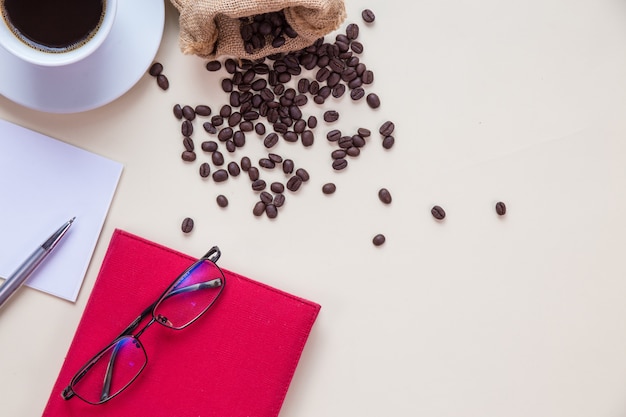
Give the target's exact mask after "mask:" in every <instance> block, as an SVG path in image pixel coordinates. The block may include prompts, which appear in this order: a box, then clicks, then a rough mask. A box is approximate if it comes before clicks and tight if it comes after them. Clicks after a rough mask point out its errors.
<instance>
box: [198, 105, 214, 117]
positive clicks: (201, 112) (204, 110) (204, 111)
mask: <svg viewBox="0 0 626 417" xmlns="http://www.w3.org/2000/svg"><path fill="white" fill-rule="evenodd" d="M194 111H195V112H196V114H197V115H198V116H203V117H206V116H210V115H211V108H210V107H209V106H207V105H206V104H199V105H197V106H196V107H195V108H194Z"/></svg>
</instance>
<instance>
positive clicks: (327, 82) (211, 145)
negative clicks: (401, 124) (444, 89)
mask: <svg viewBox="0 0 626 417" xmlns="http://www.w3.org/2000/svg"><path fill="white" fill-rule="evenodd" d="M363 16H364V20H365V16H367V17H368V19H369V18H370V16H373V14H372V13H371V11H369V12H368V13H365V12H364V14H363ZM365 21H366V22H367V21H368V20H365ZM241 32H242V37H243V38H244V40H246V42H248V43H249V46H246V47H247V48H250V51H254V50H256V49H258V48H260V47H263V45H265V44H266V43H264V42H267V41H268V39H270V38H272V37H273V38H272V41H271V42H276V45H278V44H279V43H280V42H282V40H280V37H284V36H288V37H289V36H292V35H295V32H291V31H290V27H289V26H288V25H286V22H285V20H284V14H282V13H280V12H277V13H271V14H266V15H261V16H255V17H253V18H249V19H242V20H241ZM359 32H360V28H359V25H358V24H356V23H350V24H348V25H347V26H346V30H345V32H344V33H338V34H336V35H335V37H334V40H326V39H325V38H320V39H318V40H317V41H316V42H315V43H313V44H312V45H310V46H309V47H307V48H304V49H302V50H300V51H295V52H290V53H283V54H275V55H270V56H268V57H266V58H263V59H259V60H254V61H253V60H239V61H236V60H234V59H225V60H224V61H220V60H213V61H209V62H207V63H206V66H205V68H206V69H207V71H211V72H218V71H219V72H223V73H224V74H225V76H224V78H222V80H221V84H220V87H221V89H222V90H223V91H224V92H225V93H226V94H227V97H228V98H227V102H226V103H220V104H217V105H215V104H211V105H209V104H206V103H202V104H199V105H194V106H192V105H189V104H176V105H174V106H173V109H172V111H173V114H174V116H175V117H176V119H178V120H180V122H181V124H180V134H181V136H182V144H183V150H182V153H181V159H182V160H183V161H185V162H186V163H195V161H197V159H199V158H201V159H202V161H200V162H199V168H198V174H199V176H200V177H202V178H204V179H212V180H213V181H214V182H225V181H228V179H229V178H231V177H236V176H239V175H242V173H243V175H246V176H247V177H248V179H249V181H250V182H249V184H250V189H251V190H252V191H253V192H254V193H256V195H257V196H258V201H257V202H256V203H255V204H254V205H253V207H252V214H253V215H254V216H262V215H265V216H267V217H268V218H270V219H274V218H276V217H277V216H278V214H279V211H280V209H281V208H282V207H283V206H284V204H285V200H286V198H287V195H288V194H294V193H296V192H298V191H299V190H300V188H301V187H303V186H305V184H306V183H307V182H308V181H309V179H310V175H309V172H308V171H307V169H306V167H305V166H302V165H301V164H300V163H297V162H296V161H294V160H292V159H290V158H288V157H286V156H283V155H279V154H277V153H276V152H275V151H273V149H274V148H275V147H276V146H277V145H278V143H280V142H281V141H284V142H290V143H300V144H301V145H302V146H303V147H305V148H311V147H313V145H314V143H315V141H316V137H317V136H318V135H319V134H318V133H317V132H318V130H319V129H320V128H321V124H320V123H319V122H318V119H317V118H316V117H315V116H314V115H313V114H306V112H307V106H311V105H313V106H326V105H327V103H329V102H330V101H329V98H330V97H332V98H333V99H341V98H342V97H343V96H344V95H345V96H347V97H349V100H351V101H353V102H357V101H359V100H363V99H364V100H365V101H366V103H367V105H368V106H369V107H370V108H371V109H372V110H375V109H378V108H379V107H380V106H381V99H380V97H379V96H378V95H377V94H376V93H375V92H371V91H367V90H368V89H369V88H371V85H372V84H373V82H374V72H373V71H372V70H371V69H370V68H368V67H367V66H366V64H365V63H364V62H362V59H361V56H360V55H361V54H362V53H363V51H364V45H363V44H362V43H361V42H360V41H359V40H358V39H359ZM261 39H263V40H261ZM277 39H278V40H277ZM247 45H248V44H247ZM161 71H162V67H161ZM159 73H160V71H159ZM151 74H152V72H151ZM339 123H341V115H340V113H339V112H338V111H337V110H336V109H332V108H330V109H324V111H323V124H325V125H327V126H330V125H335V124H339ZM394 128H395V125H394V123H393V122H391V121H386V122H384V123H383V124H382V125H381V126H377V127H376V129H378V132H379V133H380V137H381V140H380V143H381V145H380V146H381V147H382V148H383V149H386V150H388V149H391V148H392V147H393V145H394V142H395V139H394V137H393V135H392V134H393V132H394ZM374 131H375V130H374ZM324 133H325V134H324ZM324 133H323V134H322V136H325V137H326V139H327V141H329V142H331V143H334V144H336V147H335V148H334V149H333V150H332V151H331V155H330V156H331V158H330V164H329V168H331V169H332V170H334V171H343V170H345V169H346V168H347V166H348V159H349V158H355V157H358V156H359V155H360V153H361V152H362V151H363V149H364V148H366V147H367V146H368V144H369V142H370V141H372V130H371V129H369V128H367V127H364V126H363V127H360V128H358V129H357V130H356V131H353V132H351V133H342V131H341V130H340V129H339V126H337V127H336V128H333V129H331V130H329V131H327V132H324ZM251 140H255V141H259V142H260V143H262V145H263V147H264V148H265V149H266V154H264V155H261V156H260V157H259V158H251V157H250V156H249V155H246V154H243V155H241V152H243V151H244V149H246V144H247V143H248V142H250V141H251ZM196 142H198V144H199V146H196ZM227 159H228V160H230V161H228V162H227V161H226V160H227ZM270 171H274V172H278V173H280V174H281V175H282V177H283V178H284V179H283V180H282V181H281V180H273V181H268V180H267V179H266V178H265V174H268V175H269V173H270ZM272 177H275V175H272ZM335 191H336V186H335V184H334V183H326V184H324V185H323V187H322V193H323V194H325V195H330V194H333V193H334V192H335ZM379 198H380V199H381V201H382V202H383V203H384V204H390V203H391V194H390V193H389V191H388V190H387V189H382V190H380V193H379ZM216 202H217V204H218V206H220V207H222V208H224V207H227V205H228V199H227V197H226V196H224V195H222V194H220V195H219V196H218V197H217V199H216ZM190 220H191V219H189V218H186V219H185V220H184V222H183V227H182V228H183V231H185V232H186V233H188V232H189V231H191V228H193V221H192V220H191V223H190ZM190 224H191V228H190V227H189V226H190ZM384 241H385V238H384V236H383V235H377V237H376V238H374V240H373V243H374V245H376V246H378V245H381V244H382V243H384Z"/></svg>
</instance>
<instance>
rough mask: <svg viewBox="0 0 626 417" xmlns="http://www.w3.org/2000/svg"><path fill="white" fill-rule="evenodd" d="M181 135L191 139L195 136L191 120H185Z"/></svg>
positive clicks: (181, 126) (181, 127)
mask: <svg viewBox="0 0 626 417" xmlns="http://www.w3.org/2000/svg"><path fill="white" fill-rule="evenodd" d="M180 133H182V134H183V136H186V137H191V135H193V124H191V122H190V121H189V120H183V123H182V124H181V125H180Z"/></svg>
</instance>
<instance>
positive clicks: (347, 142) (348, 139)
mask: <svg viewBox="0 0 626 417" xmlns="http://www.w3.org/2000/svg"><path fill="white" fill-rule="evenodd" d="M337 145H339V147H340V148H342V149H348V148H351V147H352V145H353V143H352V136H342V137H341V138H340V139H339V141H337Z"/></svg>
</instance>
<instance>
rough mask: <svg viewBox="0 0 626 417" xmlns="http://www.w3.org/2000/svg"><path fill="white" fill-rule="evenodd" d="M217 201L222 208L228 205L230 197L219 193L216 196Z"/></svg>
mask: <svg viewBox="0 0 626 417" xmlns="http://www.w3.org/2000/svg"><path fill="white" fill-rule="evenodd" d="M215 201H216V202H217V205H218V206H220V207H222V208H224V207H226V206H228V198H226V196H225V195H222V194H220V195H218V196H217V197H216V198H215Z"/></svg>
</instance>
